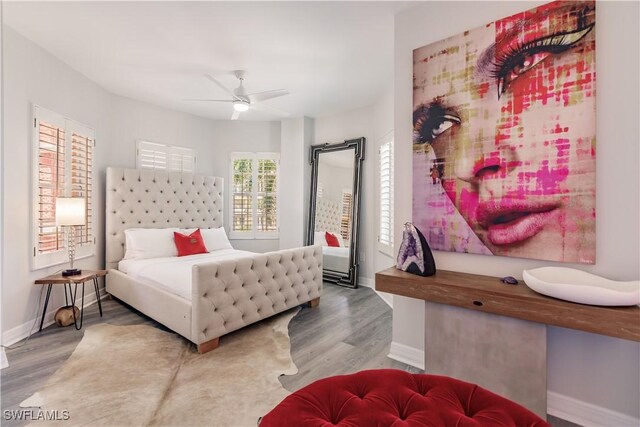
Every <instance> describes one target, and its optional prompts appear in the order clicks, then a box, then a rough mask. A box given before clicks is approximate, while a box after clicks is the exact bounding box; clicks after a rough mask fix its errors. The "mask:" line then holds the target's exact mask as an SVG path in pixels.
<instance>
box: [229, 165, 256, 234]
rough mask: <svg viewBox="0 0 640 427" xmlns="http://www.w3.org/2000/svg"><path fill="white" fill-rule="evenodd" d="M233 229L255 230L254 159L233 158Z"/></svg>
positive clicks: (242, 230)
mask: <svg viewBox="0 0 640 427" xmlns="http://www.w3.org/2000/svg"><path fill="white" fill-rule="evenodd" d="M231 167H232V170H233V178H232V182H233V194H232V202H231V203H232V206H233V208H232V209H233V211H232V219H233V221H232V231H239V232H250V231H253V159H250V158H245V159H234V160H232V166H231Z"/></svg>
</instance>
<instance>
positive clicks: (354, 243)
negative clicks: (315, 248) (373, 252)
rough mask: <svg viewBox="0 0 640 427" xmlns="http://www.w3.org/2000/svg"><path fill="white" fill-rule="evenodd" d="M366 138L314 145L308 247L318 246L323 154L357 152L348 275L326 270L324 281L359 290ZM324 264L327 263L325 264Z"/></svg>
mask: <svg viewBox="0 0 640 427" xmlns="http://www.w3.org/2000/svg"><path fill="white" fill-rule="evenodd" d="M364 143H365V138H364V137H362V138H357V139H349V140H345V141H344V142H341V143H337V144H321V145H312V146H311V153H310V154H311V155H310V163H311V193H310V194H311V197H310V204H309V222H308V228H307V244H308V245H312V244H314V233H315V231H316V230H315V229H316V209H317V195H318V171H319V166H320V156H321V155H322V154H323V153H332V152H336V151H344V150H354V159H353V187H352V188H353V190H352V193H351V194H352V195H351V199H352V209H351V230H350V234H351V235H350V239H349V241H350V242H349V263H348V269H347V271H345V272H342V271H335V270H330V269H323V279H324V280H325V281H327V282H330V283H335V284H337V285H340V286H346V287H350V288H357V287H358V243H359V241H358V240H359V239H358V236H359V228H360V227H359V218H360V192H361V181H362V162H363V161H364V158H365V149H364V146H365V144H364ZM323 264H324V262H323Z"/></svg>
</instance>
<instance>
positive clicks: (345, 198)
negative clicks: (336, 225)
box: [340, 190, 353, 242]
mask: <svg viewBox="0 0 640 427" xmlns="http://www.w3.org/2000/svg"><path fill="white" fill-rule="evenodd" d="M341 204H342V206H341V208H340V235H341V236H342V238H343V239H344V240H345V241H347V242H348V241H349V240H350V239H351V211H352V210H353V197H352V193H351V190H342V202H341Z"/></svg>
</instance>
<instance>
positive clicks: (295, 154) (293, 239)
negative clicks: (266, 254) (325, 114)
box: [278, 117, 313, 249]
mask: <svg viewBox="0 0 640 427" xmlns="http://www.w3.org/2000/svg"><path fill="white" fill-rule="evenodd" d="M312 124H313V119H310V118H308V117H298V118H292V119H284V120H282V121H281V134H282V135H281V138H280V184H279V185H280V188H279V193H278V194H279V196H278V197H280V206H281V207H282V208H281V209H280V212H279V221H280V249H289V248H296V247H300V246H304V244H305V243H306V216H307V214H308V207H307V206H308V204H309V200H308V199H307V198H306V197H305V195H306V194H308V190H307V189H306V187H305V184H306V183H307V182H308V181H306V180H305V178H306V174H307V173H311V172H310V171H309V170H308V169H307V168H306V167H305V165H306V163H308V158H309V143H308V138H307V137H306V135H307V134H308V133H309V128H310V127H311V126H312Z"/></svg>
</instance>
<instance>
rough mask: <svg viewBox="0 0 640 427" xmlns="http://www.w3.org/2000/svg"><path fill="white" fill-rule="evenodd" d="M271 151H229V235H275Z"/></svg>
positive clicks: (275, 195) (275, 173) (275, 180)
mask: <svg viewBox="0 0 640 427" xmlns="http://www.w3.org/2000/svg"><path fill="white" fill-rule="evenodd" d="M278 159H279V156H278V155H277V154H275V153H232V155H231V163H230V170H231V173H230V175H231V176H230V181H231V183H232V189H231V203H230V205H231V212H230V213H231V232H230V236H231V237H232V238H276V237H277V236H278V167H279V160H278Z"/></svg>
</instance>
